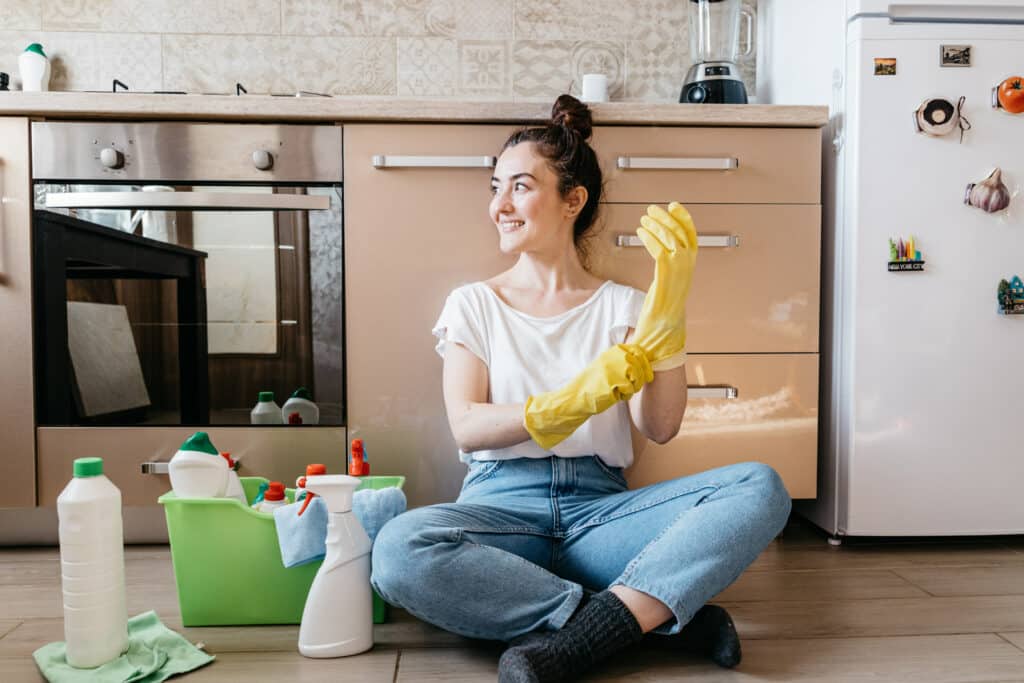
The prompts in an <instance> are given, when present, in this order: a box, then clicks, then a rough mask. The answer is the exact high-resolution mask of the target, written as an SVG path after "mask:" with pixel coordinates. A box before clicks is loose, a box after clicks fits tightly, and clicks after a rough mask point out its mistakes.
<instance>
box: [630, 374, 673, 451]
mask: <svg viewBox="0 0 1024 683" xmlns="http://www.w3.org/2000/svg"><path fill="white" fill-rule="evenodd" d="M629 412H630V415H631V416H632V418H633V424H635V425H636V428H637V429H638V430H640V433H641V434H643V435H644V436H646V437H647V438H648V439H650V440H651V441H654V442H655V443H667V442H668V441H670V440H671V439H672V438H673V437H674V436H675V435H676V434H678V433H679V427H680V425H681V423H682V421H683V414H684V413H685V412H686V366H685V365H681V366H679V367H678V368H674V369H672V370H665V371H664V372H655V373H654V379H653V380H652V381H651V382H649V383H647V384H646V385H644V388H643V389H642V390H641V391H640V393H638V394H636V395H635V396H633V398H631V399H630V401H629Z"/></svg>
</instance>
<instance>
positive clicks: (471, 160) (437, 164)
mask: <svg viewBox="0 0 1024 683" xmlns="http://www.w3.org/2000/svg"><path fill="white" fill-rule="evenodd" d="M497 163H498V157H448V156H443V157H409V156H394V155H387V154H374V155H373V167H374V168H494V166H495V164H497Z"/></svg>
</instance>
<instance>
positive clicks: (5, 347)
mask: <svg viewBox="0 0 1024 683" xmlns="http://www.w3.org/2000/svg"><path fill="white" fill-rule="evenodd" d="M0 199H2V201H0V320H3V325H4V332H3V334H2V335H0V377H2V378H3V395H2V396H0V414H2V415H3V425H4V441H3V463H4V465H3V477H0V506H2V507H31V506H33V505H35V504H36V498H35V490H36V471H35V436H34V427H35V411H34V410H33V402H32V396H33V392H32V268H31V257H32V252H31V240H30V237H29V236H30V235H31V234H32V229H31V221H32V186H31V180H30V178H29V123H28V119H26V118H16V117H0ZM69 474H70V472H69Z"/></svg>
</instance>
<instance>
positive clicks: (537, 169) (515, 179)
mask: <svg viewBox="0 0 1024 683" xmlns="http://www.w3.org/2000/svg"><path fill="white" fill-rule="evenodd" d="M579 189H580V190H582V188H579ZM491 193H492V195H493V196H492V198H491V205H490V213H491V220H492V221H494V225H495V226H496V227H497V228H498V235H499V238H500V244H499V246H500V249H501V251H502V252H503V253H506V254H509V253H522V252H524V251H551V250H555V249H564V248H565V246H566V244H568V245H569V246H570V247H571V246H572V225H573V221H574V220H575V216H576V213H577V211H576V210H574V206H575V202H576V201H577V200H578V197H577V196H575V195H576V194H578V193H570V197H568V198H566V199H563V198H562V196H561V194H560V193H559V191H558V178H557V176H556V175H555V173H554V172H553V171H552V170H551V168H550V167H549V166H548V163H547V160H546V159H544V157H542V156H540V155H539V154H537V152H536V151H535V149H534V145H533V143H532V142H523V143H520V144H518V145H516V146H514V147H509V148H508V149H506V150H505V151H504V152H502V153H501V156H500V157H498V163H497V165H495V167H494V176H493V177H492V178H491ZM584 194H585V193H584Z"/></svg>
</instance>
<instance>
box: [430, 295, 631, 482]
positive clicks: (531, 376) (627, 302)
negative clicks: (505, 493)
mask: <svg viewBox="0 0 1024 683" xmlns="http://www.w3.org/2000/svg"><path fill="white" fill-rule="evenodd" d="M643 302H644V293H643V292H641V291H639V290H636V289H633V288H632V287H627V286H625V285H620V284H617V283H615V282H612V281H610V280H609V281H607V282H605V283H604V284H602V285H601V286H600V287H598V289H597V291H596V292H594V294H593V295H592V296H591V297H590V298H589V299H587V300H586V301H585V302H583V303H582V304H580V305H579V306H576V307H575V308H572V309H570V310H568V311H565V312H564V313H560V314H559V315H555V316H551V317H547V318H538V317H535V316H532V315H527V314H526V313H523V312H522V311H518V310H516V309H514V308H512V307H511V306H509V305H508V304H506V303H505V302H504V301H502V300H501V298H499V297H498V295H497V294H496V293H495V292H494V290H492V289H491V288H490V286H488V285H487V284H486V283H483V282H475V283H473V284H469V285H464V286H462V287H459V288H457V289H455V290H454V291H453V292H452V293H451V294H449V295H448V300H447V301H446V302H445V305H444V309H443V310H442V311H441V317H440V318H438V320H437V323H436V324H435V325H434V329H433V333H434V335H435V336H436V337H437V339H438V343H437V352H438V353H439V354H441V357H442V358H443V357H444V352H445V345H446V344H447V343H449V342H456V343H459V344H462V345H463V346H465V347H466V348H467V349H469V350H470V351H471V352H472V353H473V354H474V355H476V356H477V357H478V358H480V360H482V361H483V362H484V364H485V365H486V366H487V369H488V377H489V380H490V397H489V400H490V402H491V403H525V402H526V399H527V398H528V397H529V396H532V395H534V394H538V393H542V392H545V391H551V390H553V389H559V388H561V387H562V386H564V385H565V384H566V382H568V381H569V380H571V379H572V378H573V377H575V376H576V375H577V374H579V372H580V371H581V370H583V368H585V367H586V366H587V365H588V364H590V362H591V361H593V360H594V359H595V358H597V356H598V355H600V354H601V352H602V351H604V350H605V349H607V348H608V347H609V346H611V345H612V344H619V343H622V342H623V341H625V338H626V332H627V331H628V329H629V328H630V327H635V326H636V321H637V318H638V317H639V315H640V308H641V307H642V306H643ZM552 453H554V454H555V455H557V456H560V457H563V458H573V457H580V456H590V455H597V456H600V458H601V460H603V461H604V462H605V463H606V464H607V465H610V466H612V467H628V466H629V465H630V464H632V462H633V445H632V441H631V439H630V418H629V406H628V405H627V404H626V403H625V402H619V403H616V404H615V405H614V406H612V407H611V408H609V409H608V410H606V411H604V412H603V413H600V414H598V415H594V416H593V417H591V418H590V419H589V420H587V421H586V422H584V423H583V425H582V426H580V428H579V429H577V430H576V431H575V432H574V433H573V434H572V436H570V437H569V438H567V439H566V440H565V441H563V442H562V443H560V444H558V445H557V446H555V447H554V449H552V450H551V451H546V450H544V449H543V448H541V447H540V446H539V445H538V444H537V443H536V442H534V441H533V440H532V439H531V440H529V441H524V442H523V443H519V444H516V445H514V446H509V447H508V448H497V449H493V450H481V451H473V452H472V453H464V452H462V451H461V450H460V451H459V458H460V459H461V460H462V461H463V462H469V461H470V460H471V459H473V460H507V459H511V458H546V457H548V456H549V455H551V454H552Z"/></svg>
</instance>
